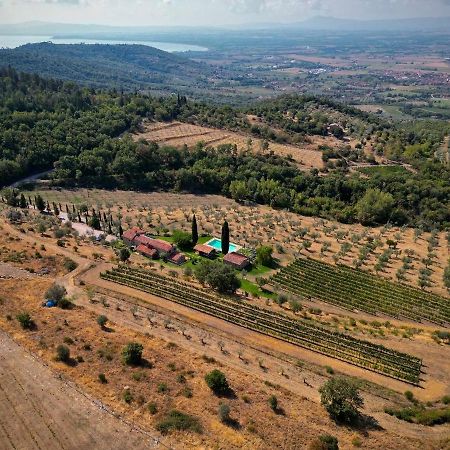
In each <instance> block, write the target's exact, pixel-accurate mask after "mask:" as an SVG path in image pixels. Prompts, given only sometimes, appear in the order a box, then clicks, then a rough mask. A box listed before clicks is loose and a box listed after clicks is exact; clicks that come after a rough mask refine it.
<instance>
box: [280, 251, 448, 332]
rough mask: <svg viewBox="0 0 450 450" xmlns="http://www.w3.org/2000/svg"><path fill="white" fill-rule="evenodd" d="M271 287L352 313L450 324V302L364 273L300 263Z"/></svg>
mask: <svg viewBox="0 0 450 450" xmlns="http://www.w3.org/2000/svg"><path fill="white" fill-rule="evenodd" d="M271 283H272V284H273V285H275V286H278V287H280V288H282V289H284V290H286V291H289V292H291V293H293V294H296V295H302V296H304V297H308V298H316V299H319V300H322V301H324V302H327V303H331V304H333V305H336V306H340V307H343V308H346V309H350V310H354V309H357V310H361V311H365V312H368V313H370V314H377V313H383V314H387V315H389V316H392V317H405V318H407V319H411V320H415V321H419V322H420V321H421V320H428V321H430V322H434V323H437V324H441V325H442V324H448V323H450V302H449V301H448V300H447V299H445V298H444V297H439V296H437V295H434V294H430V293H427V292H424V291H421V290H419V289H414V288H412V287H409V286H405V285H401V284H396V283H391V282H389V281H385V280H383V279H381V278H378V277H376V276H374V275H370V274H368V273H366V272H363V271H362V270H357V269H353V268H351V267H347V266H343V265H339V266H332V265H330V264H327V263H324V262H321V261H317V260H313V259H298V260H296V261H294V262H293V263H292V264H291V265H290V266H288V267H285V268H283V269H281V270H280V271H279V272H278V273H276V274H275V275H274V276H273V277H272V278H271Z"/></svg>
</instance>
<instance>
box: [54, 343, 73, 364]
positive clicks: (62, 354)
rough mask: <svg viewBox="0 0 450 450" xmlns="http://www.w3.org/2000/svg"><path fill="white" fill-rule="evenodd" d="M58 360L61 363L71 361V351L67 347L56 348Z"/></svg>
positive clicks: (59, 346)
mask: <svg viewBox="0 0 450 450" xmlns="http://www.w3.org/2000/svg"><path fill="white" fill-rule="evenodd" d="M56 360H57V361H61V362H65V363H67V362H69V361H70V349H69V347H67V346H66V345H58V347H56Z"/></svg>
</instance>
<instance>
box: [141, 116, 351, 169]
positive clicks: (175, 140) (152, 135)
mask: <svg viewBox="0 0 450 450" xmlns="http://www.w3.org/2000/svg"><path fill="white" fill-rule="evenodd" d="M249 137H250V136H246V135H244V134H240V133H235V132H232V131H223V130H216V129H214V128H207V127H201V126H198V125H191V124H187V123H181V122H171V123H163V122H156V123H152V124H148V125H147V127H146V129H145V131H144V132H143V133H140V134H137V135H134V138H135V139H136V140H137V139H142V138H143V139H146V140H148V141H152V142H157V143H158V144H162V145H172V146H175V147H181V146H183V145H185V144H186V145H187V146H188V147H193V146H195V145H196V144H197V143H198V142H203V143H205V144H206V145H208V146H214V147H215V146H218V145H222V144H233V145H237V147H238V149H239V150H244V149H247V148H248V139H249ZM251 139H252V149H253V150H254V151H255V152H259V151H261V144H262V140H261V139H256V138H253V137H252V138H251ZM309 139H311V143H304V144H299V145H298V146H295V145H288V144H277V143H274V142H270V143H269V150H268V151H273V152H274V153H275V154H277V155H281V156H285V157H287V156H291V157H292V158H293V159H294V161H296V163H297V164H298V165H299V166H300V168H303V169H305V170H307V169H312V168H316V169H321V168H323V161H322V152H320V151H319V150H318V147H319V146H320V145H328V146H331V147H335V146H338V145H340V146H342V144H343V143H342V141H339V140H338V139H335V138H332V137H319V136H313V137H311V138H309Z"/></svg>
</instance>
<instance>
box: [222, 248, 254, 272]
mask: <svg viewBox="0 0 450 450" xmlns="http://www.w3.org/2000/svg"><path fill="white" fill-rule="evenodd" d="M223 262H224V263H226V264H229V265H230V266H233V267H235V268H236V269H239V270H242V269H245V268H246V267H247V266H249V265H250V260H249V259H248V258H247V257H246V256H244V255H240V254H239V253H236V252H231V253H228V255H225V256H224V257H223Z"/></svg>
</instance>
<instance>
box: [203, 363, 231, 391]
mask: <svg viewBox="0 0 450 450" xmlns="http://www.w3.org/2000/svg"><path fill="white" fill-rule="evenodd" d="M205 381H206V384H207V385H208V387H209V388H210V389H211V390H212V391H213V392H214V394H216V395H226V394H227V393H228V392H229V391H230V386H229V385H228V381H227V378H226V377H225V375H224V374H223V373H222V372H221V371H220V370H218V369H214V370H212V371H211V372H209V373H208V374H206V375H205Z"/></svg>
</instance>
